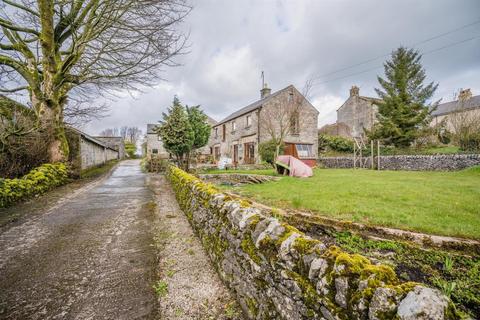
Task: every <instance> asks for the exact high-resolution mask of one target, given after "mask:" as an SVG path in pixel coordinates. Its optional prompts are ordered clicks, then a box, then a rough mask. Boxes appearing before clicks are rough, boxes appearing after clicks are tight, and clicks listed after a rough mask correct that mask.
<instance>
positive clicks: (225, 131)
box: [222, 125, 227, 142]
mask: <svg viewBox="0 0 480 320" xmlns="http://www.w3.org/2000/svg"><path fill="white" fill-rule="evenodd" d="M226 138H227V126H226V125H223V126H222V141H223V142H225V139H226Z"/></svg>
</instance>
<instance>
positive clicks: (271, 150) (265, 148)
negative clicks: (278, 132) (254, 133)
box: [258, 140, 284, 165]
mask: <svg viewBox="0 0 480 320" xmlns="http://www.w3.org/2000/svg"><path fill="white" fill-rule="evenodd" d="M276 148H277V146H276V144H275V141H273V140H270V141H267V142H263V143H261V144H260V145H259V146H258V153H259V154H260V157H261V158H262V161H265V162H266V163H269V164H271V165H273V164H274V162H275V151H276ZM283 148H284V145H283V144H282V145H280V154H283V152H282V151H283Z"/></svg>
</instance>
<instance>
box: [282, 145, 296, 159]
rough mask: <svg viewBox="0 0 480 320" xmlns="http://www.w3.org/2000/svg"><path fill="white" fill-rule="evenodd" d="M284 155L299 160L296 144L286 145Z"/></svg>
mask: <svg viewBox="0 0 480 320" xmlns="http://www.w3.org/2000/svg"><path fill="white" fill-rule="evenodd" d="M283 154H284V155H286V156H294V157H295V158H298V153H297V148H296V147H295V144H294V143H285V148H283Z"/></svg>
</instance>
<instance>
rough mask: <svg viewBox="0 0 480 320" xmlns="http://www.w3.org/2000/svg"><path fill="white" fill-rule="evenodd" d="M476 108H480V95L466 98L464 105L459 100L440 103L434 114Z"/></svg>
mask: <svg viewBox="0 0 480 320" xmlns="http://www.w3.org/2000/svg"><path fill="white" fill-rule="evenodd" d="M475 108H480V95H478V96H474V97H471V98H470V99H468V100H465V102H464V103H463V105H462V104H461V103H460V102H459V101H458V100H457V101H450V102H446V103H442V104H439V105H438V107H437V110H435V111H433V112H432V116H443V115H446V114H449V113H452V112H454V111H458V110H460V109H463V110H469V109H475Z"/></svg>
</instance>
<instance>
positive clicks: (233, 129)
mask: <svg viewBox="0 0 480 320" xmlns="http://www.w3.org/2000/svg"><path fill="white" fill-rule="evenodd" d="M235 130H237V123H236V122H235V121H233V122H232V131H235Z"/></svg>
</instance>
